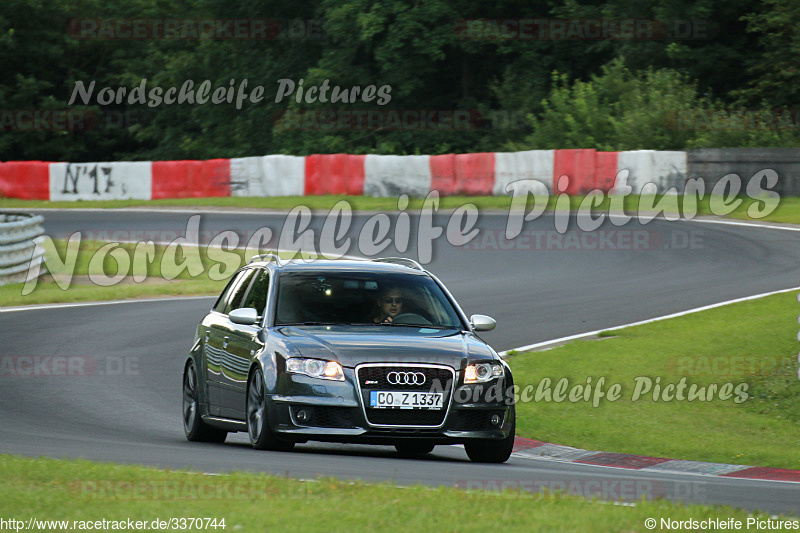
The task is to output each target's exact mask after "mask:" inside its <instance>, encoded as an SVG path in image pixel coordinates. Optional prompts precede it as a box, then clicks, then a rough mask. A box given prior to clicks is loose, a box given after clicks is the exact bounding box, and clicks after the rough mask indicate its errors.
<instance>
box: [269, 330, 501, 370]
mask: <svg viewBox="0 0 800 533" xmlns="http://www.w3.org/2000/svg"><path fill="white" fill-rule="evenodd" d="M278 331H279V332H280V334H281V335H283V336H285V337H286V340H287V341H288V342H290V343H291V344H292V345H293V346H294V347H295V348H296V349H297V350H298V351H299V352H300V354H301V355H302V356H303V357H317V358H321V359H330V360H335V361H339V363H340V364H341V365H342V366H346V367H351V368H352V367H355V366H356V365H358V364H361V363H412V362H414V363H434V364H445V365H448V366H451V367H453V368H455V369H461V368H463V367H465V366H466V365H467V360H469V359H472V360H475V359H490V358H493V357H494V353H493V352H492V350H491V349H490V348H489V347H488V346H487V345H486V344H485V343H484V342H483V341H481V340H480V339H478V338H477V337H475V336H473V335H472V334H470V333H465V332H461V331H457V330H452V329H451V330H434V329H426V328H410V327H398V326H291V327H288V326H287V327H281V328H279V330H278Z"/></svg>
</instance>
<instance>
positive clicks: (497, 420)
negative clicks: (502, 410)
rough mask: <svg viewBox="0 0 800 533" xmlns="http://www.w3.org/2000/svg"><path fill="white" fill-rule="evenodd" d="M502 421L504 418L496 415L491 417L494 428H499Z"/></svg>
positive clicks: (490, 420) (490, 421)
mask: <svg viewBox="0 0 800 533" xmlns="http://www.w3.org/2000/svg"><path fill="white" fill-rule="evenodd" d="M502 421H503V417H501V416H500V415H498V414H496V413H495V414H493V415H492V416H490V417H489V423H490V424H491V425H493V426H499V425H500V423H501V422H502Z"/></svg>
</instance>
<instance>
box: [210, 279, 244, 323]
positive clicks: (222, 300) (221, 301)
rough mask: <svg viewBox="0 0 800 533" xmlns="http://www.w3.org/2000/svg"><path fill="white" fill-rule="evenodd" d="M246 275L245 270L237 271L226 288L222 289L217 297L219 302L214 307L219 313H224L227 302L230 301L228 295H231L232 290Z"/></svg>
mask: <svg viewBox="0 0 800 533" xmlns="http://www.w3.org/2000/svg"><path fill="white" fill-rule="evenodd" d="M244 275H245V271H244V270H242V271H241V272H237V273H236V274H234V275H233V277H232V278H231V280H230V281H229V282H228V285H227V286H226V287H225V290H224V291H222V294H220V295H219V298H217V302H216V303H215V304H214V307H212V309H213V310H214V311H216V312H217V313H222V312H224V311H225V302H227V301H228V297H229V296H230V294H231V291H232V290H233V288H234V287H235V286H236V284H237V283H238V282H239V281H240V280H241V278H242V276H244Z"/></svg>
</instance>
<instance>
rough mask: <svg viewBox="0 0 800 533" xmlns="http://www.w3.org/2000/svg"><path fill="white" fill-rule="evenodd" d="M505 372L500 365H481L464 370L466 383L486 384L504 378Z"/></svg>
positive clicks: (470, 366)
mask: <svg viewBox="0 0 800 533" xmlns="http://www.w3.org/2000/svg"><path fill="white" fill-rule="evenodd" d="M504 375H505V370H503V365H501V364H499V363H481V364H479V365H469V366H468V367H467V368H466V369H465V370H464V383H485V382H487V381H491V380H493V379H497V378H500V377H503V376H504Z"/></svg>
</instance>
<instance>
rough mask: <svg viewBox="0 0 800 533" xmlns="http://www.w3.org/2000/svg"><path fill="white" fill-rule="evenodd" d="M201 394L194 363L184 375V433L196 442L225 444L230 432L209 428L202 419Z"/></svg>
mask: <svg viewBox="0 0 800 533" xmlns="http://www.w3.org/2000/svg"><path fill="white" fill-rule="evenodd" d="M199 398H200V394H199V392H198V386H197V370H195V367H194V362H193V361H192V362H190V363H189V364H188V365H187V366H186V370H185V371H184V373H183V432H184V433H185V434H186V438H187V439H189V440H190V441H194V442H225V437H227V436H228V432H227V431H225V430H222V429H217V428H215V427H212V426H209V425H208V424H206V423H205V422H203V419H202V418H201V417H200V401H199Z"/></svg>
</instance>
